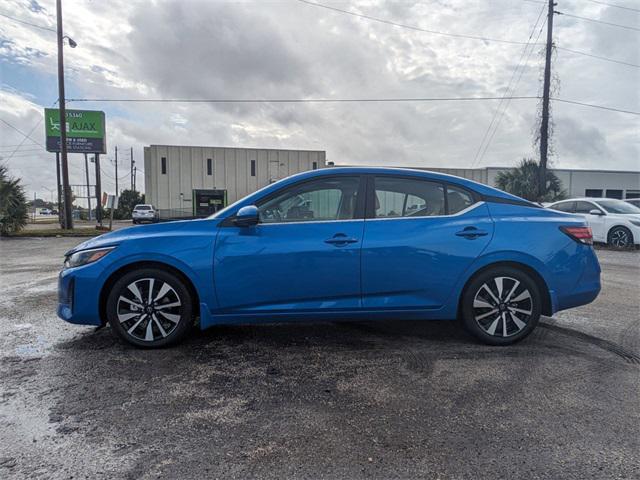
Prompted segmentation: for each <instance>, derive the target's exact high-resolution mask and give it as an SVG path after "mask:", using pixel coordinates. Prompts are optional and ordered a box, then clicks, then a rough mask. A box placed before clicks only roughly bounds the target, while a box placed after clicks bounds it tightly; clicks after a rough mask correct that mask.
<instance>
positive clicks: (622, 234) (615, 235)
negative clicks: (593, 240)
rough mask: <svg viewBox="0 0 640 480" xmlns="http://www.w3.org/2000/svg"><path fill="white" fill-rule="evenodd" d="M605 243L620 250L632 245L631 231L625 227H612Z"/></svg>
mask: <svg viewBox="0 0 640 480" xmlns="http://www.w3.org/2000/svg"><path fill="white" fill-rule="evenodd" d="M607 243H608V244H609V246H611V247H613V248H617V249H620V250H623V249H626V248H631V247H632V246H633V233H631V230H629V229H628V228H627V227H614V228H612V229H611V231H610V232H609V235H608V236H607Z"/></svg>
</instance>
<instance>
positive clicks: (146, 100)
mask: <svg viewBox="0 0 640 480" xmlns="http://www.w3.org/2000/svg"><path fill="white" fill-rule="evenodd" d="M532 45H534V44H532ZM503 98H505V97H504V96H502V97H440V98H435V97H434V98H428V97H425V98H313V99H310V98H292V99H272V100H267V99H237V100H227V99H202V100H199V99H187V98H157V99H153V98H143V99H139V98H120V99H118V98H74V99H70V100H69V102H141V103H393V102H403V103H406V102H415V103H420V102H468V101H483V100H502V99H503ZM506 98H507V99H508V100H540V98H542V97H540V96H539V95H535V96H534V95H530V96H521V95H517V96H510V97H506ZM553 100H556V101H559V102H566V103H575V104H577V105H583V106H586V107H594V108H602V109H605V110H612V111H615V112H621V113H630V114H633V115H640V113H638V112H634V111H630V110H620V109H617V108H613V107H606V106H602V105H593V104H589V103H580V102H575V101H572V100H564V99H560V98H554V99H553ZM0 120H2V119H0ZM3 121H4V120H3Z"/></svg>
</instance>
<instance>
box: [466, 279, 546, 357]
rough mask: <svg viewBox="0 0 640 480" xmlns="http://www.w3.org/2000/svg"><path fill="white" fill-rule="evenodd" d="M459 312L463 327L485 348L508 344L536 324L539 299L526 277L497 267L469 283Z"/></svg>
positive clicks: (539, 311) (532, 282) (533, 285)
mask: <svg viewBox="0 0 640 480" xmlns="http://www.w3.org/2000/svg"><path fill="white" fill-rule="evenodd" d="M487 289H489V290H490V292H489V291H488V290H487ZM505 300H506V301H505ZM461 311H462V321H463V323H464V326H465V328H466V329H467V330H468V331H469V333H471V334H472V335H473V336H475V337H476V338H478V339H479V340H481V341H482V342H484V343H486V344H489V345H511V344H513V343H516V342H519V341H520V340H522V339H523V338H525V337H526V336H527V335H529V334H530V333H531V332H532V331H533V329H534V328H535V327H536V325H537V324H538V320H540V314H541V311H542V296H541V295H540V289H539V288H538V285H537V284H536V282H535V281H534V280H533V279H532V278H531V276H530V275H528V274H527V273H525V272H524V271H522V270H519V269H517V268H514V267H507V266H504V267H502V266H498V267H494V268H490V269H488V270H485V271H483V272H481V273H480V274H479V275H476V276H475V277H474V278H473V279H472V280H471V281H470V282H469V284H468V285H467V287H466V288H465V290H464V293H463V295H462V300H461ZM505 327H506V334H505Z"/></svg>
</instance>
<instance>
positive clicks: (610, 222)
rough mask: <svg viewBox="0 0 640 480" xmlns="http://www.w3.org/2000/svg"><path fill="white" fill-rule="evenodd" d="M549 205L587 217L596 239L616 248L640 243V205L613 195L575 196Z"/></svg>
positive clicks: (595, 240) (594, 239) (555, 208)
mask: <svg viewBox="0 0 640 480" xmlns="http://www.w3.org/2000/svg"><path fill="white" fill-rule="evenodd" d="M548 208H552V209H554V210H559V211H561V212H568V213H577V214H579V215H583V216H584V217H585V218H586V219H587V223H589V226H590V227H591V230H592V231H593V241H594V242H601V243H606V244H608V245H611V246H612V247H615V248H629V247H631V246H633V245H634V244H635V245H640V208H638V207H636V206H634V205H631V204H630V203H627V202H625V201H623V200H616V199H614V198H572V199H569V200H562V201H560V202H556V203H552V204H551V205H549V207H548Z"/></svg>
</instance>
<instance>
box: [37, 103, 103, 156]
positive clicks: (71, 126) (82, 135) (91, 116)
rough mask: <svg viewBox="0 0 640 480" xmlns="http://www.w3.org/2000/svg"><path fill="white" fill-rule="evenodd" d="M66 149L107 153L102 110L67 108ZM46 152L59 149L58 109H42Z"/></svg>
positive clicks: (77, 151) (79, 151)
mask: <svg viewBox="0 0 640 480" xmlns="http://www.w3.org/2000/svg"><path fill="white" fill-rule="evenodd" d="M66 114H67V151H68V152H69V153H107V142H106V138H105V121H104V112H98V111H94V110H67V111H66ZM44 120H45V132H46V135H47V152H59V151H60V110H58V109H57V108H45V109H44Z"/></svg>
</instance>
